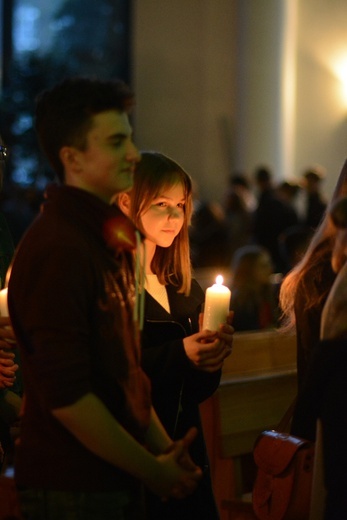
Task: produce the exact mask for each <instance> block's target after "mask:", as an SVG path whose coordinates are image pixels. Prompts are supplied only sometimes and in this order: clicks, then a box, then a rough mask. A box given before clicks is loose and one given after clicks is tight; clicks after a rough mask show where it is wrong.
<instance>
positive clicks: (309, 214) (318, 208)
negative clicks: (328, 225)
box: [303, 166, 327, 229]
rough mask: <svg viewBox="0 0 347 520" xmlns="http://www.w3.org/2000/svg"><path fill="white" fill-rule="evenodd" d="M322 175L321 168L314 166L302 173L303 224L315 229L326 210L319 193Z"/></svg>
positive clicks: (324, 202)
mask: <svg viewBox="0 0 347 520" xmlns="http://www.w3.org/2000/svg"><path fill="white" fill-rule="evenodd" d="M323 178H324V173H323V170H322V168H320V167H318V166H316V167H312V168H308V169H307V170H306V171H305V172H304V190H305V195H306V197H305V211H304V216H303V224H304V225H305V226H309V227H311V228H312V229H316V228H317V227H318V226H319V224H320V222H321V220H322V218H323V216H324V213H325V210H326V208H327V203H326V200H325V199H324V197H323V195H322V193H321V185H322V180H323Z"/></svg>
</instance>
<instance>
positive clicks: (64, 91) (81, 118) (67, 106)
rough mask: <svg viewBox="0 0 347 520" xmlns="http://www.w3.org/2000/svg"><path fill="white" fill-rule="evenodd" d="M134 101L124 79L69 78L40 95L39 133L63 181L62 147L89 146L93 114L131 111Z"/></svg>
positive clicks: (37, 125)
mask: <svg viewBox="0 0 347 520" xmlns="http://www.w3.org/2000/svg"><path fill="white" fill-rule="evenodd" d="M133 104H134V94H133V93H132V92H131V90H130V89H129V87H128V86H127V85H126V84H125V83H124V82H123V81H121V80H108V81H104V80H98V79H94V78H84V77H73V78H67V79H65V80H64V81H62V82H61V83H59V84H57V85H55V86H54V87H53V88H51V89H48V90H44V91H43V92H41V93H40V94H39V95H38V96H37V99H36V121H35V127H36V132H37V136H38V139H39V142H40V145H41V147H42V149H43V151H44V153H45V154H46V156H47V158H48V160H49V162H50V164H51V166H52V167H53V169H54V170H55V173H56V174H57V176H58V178H59V180H61V181H63V180H64V168H63V164H62V162H61V160H60V158H59V151H60V150H61V148H62V147H63V146H75V147H76V148H78V149H80V150H83V149H85V146H86V136H87V133H88V132H89V130H90V129H91V127H92V118H93V116H95V115H97V114H99V113H101V112H105V111H108V110H117V111H119V112H129V111H130V109H131V107H132V106H133Z"/></svg>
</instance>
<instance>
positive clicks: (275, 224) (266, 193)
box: [253, 167, 299, 273]
mask: <svg viewBox="0 0 347 520" xmlns="http://www.w3.org/2000/svg"><path fill="white" fill-rule="evenodd" d="M255 180H256V184H257V187H258V190H259V198H258V203H257V207H256V209H255V211H254V214H253V241H254V242H255V243H256V244H258V245H261V246H263V247H265V248H266V249H267V250H268V252H269V253H270V255H271V258H272V262H273V265H274V270H275V272H278V273H282V272H284V270H285V267H286V266H285V265H284V263H283V260H282V256H281V252H280V245H279V236H280V235H281V233H282V232H283V231H284V230H285V229H287V228H289V227H291V226H295V225H296V224H298V222H299V220H298V215H297V213H296V211H295V209H294V208H293V206H292V205H291V204H289V203H287V202H285V201H284V200H282V199H281V198H280V197H278V195H277V193H276V190H275V188H274V186H273V182H272V175H271V172H270V170H269V169H268V168H266V167H259V168H258V169H257V170H256V173H255Z"/></svg>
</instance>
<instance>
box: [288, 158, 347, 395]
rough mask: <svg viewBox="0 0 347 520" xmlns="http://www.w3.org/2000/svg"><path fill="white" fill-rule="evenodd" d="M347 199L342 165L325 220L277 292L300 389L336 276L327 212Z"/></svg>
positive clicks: (346, 175) (332, 234) (332, 231)
mask: <svg viewBox="0 0 347 520" xmlns="http://www.w3.org/2000/svg"><path fill="white" fill-rule="evenodd" d="M343 195H347V161H345V163H344V165H343V167H342V169H341V172H340V175H339V178H338V180H337V183H336V187H335V190H334V193H333V195H332V198H331V201H330V203H329V206H328V208H327V211H326V213H325V216H324V218H323V220H322V222H321V224H320V225H319V227H318V228H317V229H316V231H315V233H314V235H313V236H312V239H311V241H310V244H309V246H308V248H307V250H306V253H305V255H304V256H303V258H302V260H301V261H300V262H299V263H298V264H297V265H296V266H295V267H294V268H293V269H292V270H291V271H290V272H289V273H288V274H287V275H286V277H285V278H284V280H283V281H282V284H281V288H280V297H279V300H280V307H281V309H282V314H283V321H282V328H283V330H286V331H287V332H290V331H291V332H293V333H296V337H297V369H298V386H299V390H300V388H301V387H302V385H303V383H304V381H305V378H306V373H307V367H308V364H309V359H310V355H311V352H312V349H313V348H314V346H315V345H317V344H318V342H319V334H320V326H321V314H322V310H323V307H324V304H325V301H326V298H327V296H328V294H329V291H330V289H331V287H332V285H333V283H334V280H335V277H336V274H335V273H334V271H333V269H332V266H331V254H332V250H333V246H334V242H335V236H336V228H335V226H334V225H333V223H332V221H331V219H330V217H329V212H330V209H331V207H332V205H333V204H334V203H335V202H336V200H337V199H338V198H339V197H341V196H343Z"/></svg>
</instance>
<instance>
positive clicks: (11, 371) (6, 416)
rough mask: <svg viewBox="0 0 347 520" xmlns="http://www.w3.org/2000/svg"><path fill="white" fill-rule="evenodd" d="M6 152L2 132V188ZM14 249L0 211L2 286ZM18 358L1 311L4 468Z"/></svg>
mask: <svg viewBox="0 0 347 520" xmlns="http://www.w3.org/2000/svg"><path fill="white" fill-rule="evenodd" d="M6 156H7V147H6V146H5V144H4V142H3V140H2V137H1V135H0V190H1V188H2V180H3V174H4V169H5V160H6ZM13 253H14V245H13V240H12V236H11V233H10V231H9V228H8V225H7V221H6V219H5V217H4V215H3V213H2V212H0V289H1V288H2V287H3V286H4V285H5V281H6V274H7V271H8V267H9V265H10V262H11V260H12V257H13ZM0 314H1V313H0ZM6 314H7V313H6ZM18 361H19V360H18V352H17V349H16V343H15V342H14V333H13V330H12V328H11V327H10V319H9V317H8V316H7V315H6V316H5V315H3V316H1V315H0V452H1V453H0V471H1V467H2V463H3V462H4V460H5V454H6V455H7V456H11V457H12V455H13V449H14V446H13V439H12V436H11V433H10V428H11V426H13V425H14V424H15V423H16V422H17V421H18V418H19V410H20V406H21V398H20V396H21V394H22V386H21V383H20V378H16V375H17V374H18V372H17V371H18V368H19V365H18Z"/></svg>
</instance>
